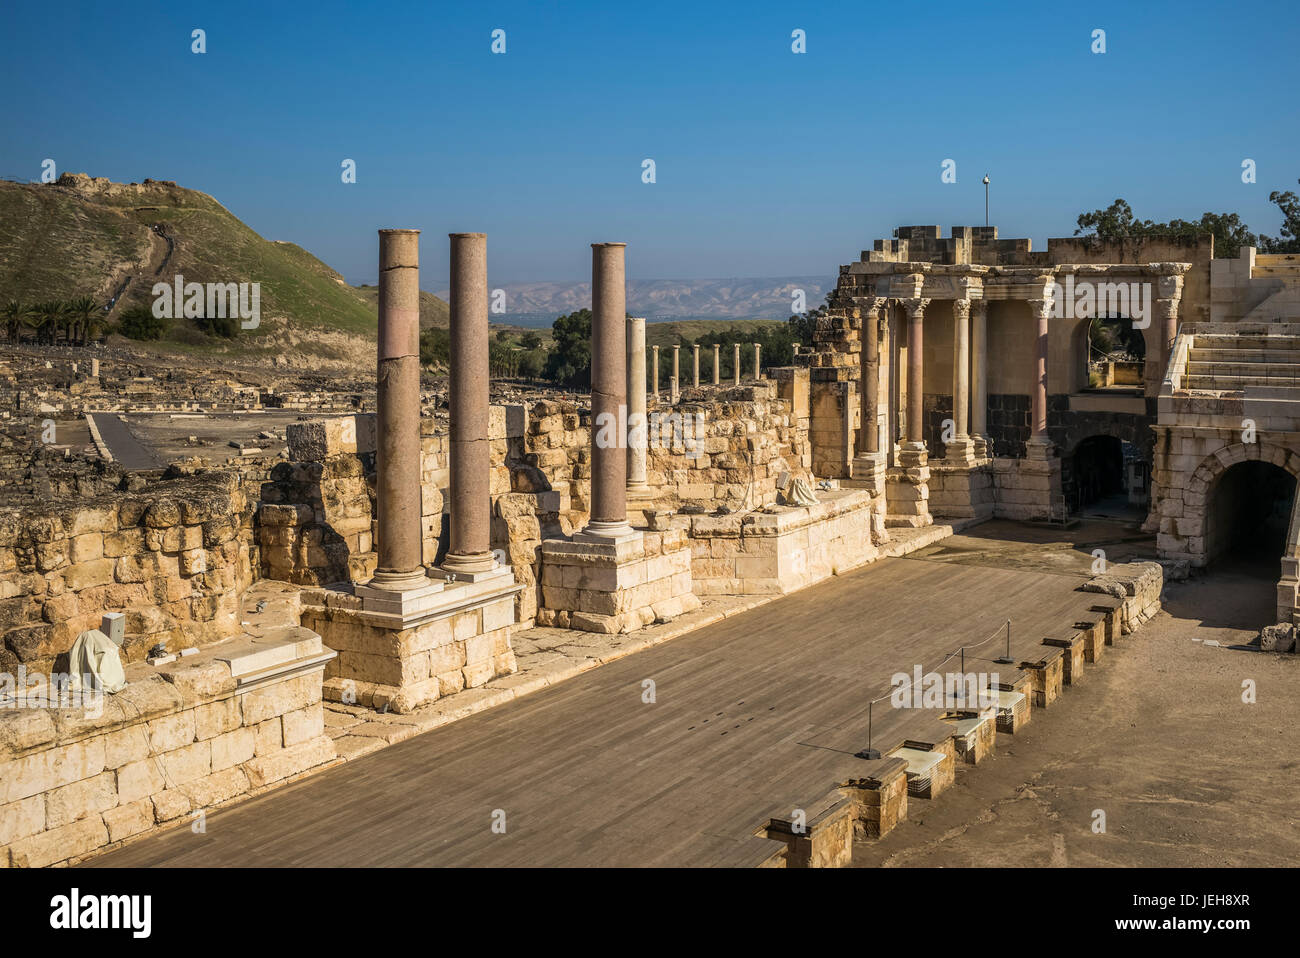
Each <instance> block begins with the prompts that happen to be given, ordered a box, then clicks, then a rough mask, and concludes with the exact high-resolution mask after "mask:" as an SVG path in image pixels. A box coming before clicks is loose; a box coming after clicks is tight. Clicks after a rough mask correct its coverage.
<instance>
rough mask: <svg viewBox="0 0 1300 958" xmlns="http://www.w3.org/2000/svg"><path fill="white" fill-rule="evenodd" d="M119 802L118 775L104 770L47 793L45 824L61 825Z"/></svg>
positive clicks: (48, 825)
mask: <svg viewBox="0 0 1300 958" xmlns="http://www.w3.org/2000/svg"><path fill="white" fill-rule="evenodd" d="M117 804H118V797H117V784H116V777H115V776H114V774H113V773H112V772H101V773H100V774H98V775H96V776H94V777H93V778H88V779H84V780H82V781H80V782H72V783H71V784H69V785H64V786H62V787H61V788H56V789H52V790H50V791H49V792H47V793H46V794H45V827H46V828H47V829H49V828H61V827H62V826H64V825H68V824H70V823H72V822H76V821H80V820H81V819H83V818H87V817H89V816H92V815H98V814H99V813H100V812H102V811H104V810H105V809H109V808H112V807H114V806H115V805H117Z"/></svg>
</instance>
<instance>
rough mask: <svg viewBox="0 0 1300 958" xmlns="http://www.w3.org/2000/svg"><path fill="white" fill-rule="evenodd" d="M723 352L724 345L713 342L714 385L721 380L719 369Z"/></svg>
mask: <svg viewBox="0 0 1300 958" xmlns="http://www.w3.org/2000/svg"><path fill="white" fill-rule="evenodd" d="M721 353H722V346H721V345H720V344H719V343H714V344H713V385H715V386H716V385H718V382H719V380H718V375H719V370H720V369H721V365H720V363H719V360H720V359H721Z"/></svg>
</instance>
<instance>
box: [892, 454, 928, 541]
mask: <svg viewBox="0 0 1300 958" xmlns="http://www.w3.org/2000/svg"><path fill="white" fill-rule="evenodd" d="M885 499H886V502H887V504H888V505H887V508H888V512H887V514H886V516H885V525H886V527H890V528H899V527H904V526H911V527H914V528H919V527H921V526H928V525H931V524H932V523H933V522H934V518H933V517H932V516H931V515H930V501H929V500H930V454H929V453H928V452H927V451H926V448H925V443H923V442H905V443H903V445H902V447H901V448H900V449H899V451H898V465H897V466H895V467H894V468H892V469H890V470H889V471H888V473H887V476H886V482H885Z"/></svg>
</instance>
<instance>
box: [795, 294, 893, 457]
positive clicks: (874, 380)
mask: <svg viewBox="0 0 1300 958" xmlns="http://www.w3.org/2000/svg"><path fill="white" fill-rule="evenodd" d="M884 305H885V301H884V300H883V299H876V300H874V301H873V302H872V304H871V305H870V306H868V307H867V309H866V311H865V313H864V315H863V317H862V352H861V366H862V378H861V380H860V382H861V384H862V385H861V392H862V395H861V397H860V398H861V401H862V427H861V430H860V434H859V436H858V451H859V455H862V454H870V453H876V452H879V451H880V429H879V427H878V426H877V421H878V420H879V418H880V416H879V404H880V308H881V307H882V306H884ZM798 350H799V346H798V344H797V343H796V344H795V355H798Z"/></svg>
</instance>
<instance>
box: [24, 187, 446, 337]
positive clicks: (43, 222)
mask: <svg viewBox="0 0 1300 958" xmlns="http://www.w3.org/2000/svg"><path fill="white" fill-rule="evenodd" d="M177 274H181V275H183V276H184V277H185V281H186V282H198V283H208V282H221V283H229V282H236V283H238V282H258V283H260V284H261V317H262V325H261V326H260V327H259V328H258V329H256V330H246V331H241V332H240V334H239V335H240V337H248V340H249V341H248V342H247V345H249V346H269V345H270V343H269V342H265V343H259V342H257V341H258V340H259V339H268V340H269V339H273V338H275V337H277V336H280V335H282V334H284V333H285V332H286V331H290V332H292V333H293V334H294V337H295V338H299V336H300V334H302V333H310V332H311V331H313V330H317V331H330V332H338V333H344V334H349V335H360V336H366V337H371V336H373V335H374V331H375V323H376V303H375V301H376V291H375V290H374V289H373V288H360V289H358V288H354V287H351V286H349V285H348V284H347V283H346V282H345V281H344V279H343V277H342V276H341V275H340V274H339V273H337V272H336V271H334V270H333V269H331V268H330V267H329V266H327V265H326V264H324V263H322V262H321V261H320V260H318V259H317V258H316V257H314V256H312V255H311V253H309V252H307V251H306V250H304V249H303V248H302V247H300V246H297V245H295V244H293V243H287V242H274V241H270V240H265V239H263V238H262V237H261V236H259V235H258V234H257V233H256V232H254V231H253V230H252V229H250V228H249V227H248V226H246V225H245V224H244V223H242V222H241V221H240V220H239V219H238V218H237V217H236V216H234V215H233V214H232V213H231V212H230V211H229V210H227V209H226V208H225V207H223V206H222V205H221V204H220V203H218V202H217V201H216V200H214V199H213V198H212V197H210V196H208V195H207V194H205V193H199V192H197V191H194V190H188V189H185V188H183V187H180V186H177V185H176V184H174V183H171V182H165V181H155V180H146V181H145V182H144V183H141V184H121V183H112V182H110V181H109V180H106V179H93V178H91V177H88V176H85V175H84V174H68V173H65V174H64V175H63V176H61V177H60V178H59V180H58V182H56V183H51V184H34V183H29V184H23V183H9V182H0V303H5V302H9V301H11V300H18V301H20V302H23V303H27V304H30V303H33V302H38V301H43V300H51V299H54V300H67V299H72V298H75V297H78V296H91V297H94V298H95V299H96V300H98V301H100V302H103V303H107V302H108V301H109V300H110V299H113V298H114V297H117V299H116V302H115V303H114V307H113V310H112V312H111V313H110V319H112V318H114V317H116V316H118V315H120V314H121V312H122V311H123V310H124V309H125V308H127V307H129V306H133V305H137V304H141V305H147V304H149V303H151V302H152V294H151V289H152V287H153V284H154V283H156V282H159V281H165V282H171V281H172V280H173V279H174V277H175V276H176V275H177ZM422 298H423V300H424V302H422V304H421V313H422V316H423V314H425V313H427V315H428V322H429V323H430V324H431V325H444V326H445V325H446V323H447V319H446V312H447V306H446V304H445V303H443V302H442V301H441V300H438V299H437V298H436V297H434V296H431V295H429V294H423V297H422ZM207 338H208V337H205V336H202V335H200V334H199V333H198V331H197V329H196V327H195V324H194V322H193V321H191V320H176V321H174V322H173V328H172V330H171V331H170V332H169V333H168V336H167V339H168V340H171V341H175V342H178V343H181V342H184V343H190V344H199V343H201V342H203V341H205V340H206V339H207Z"/></svg>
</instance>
